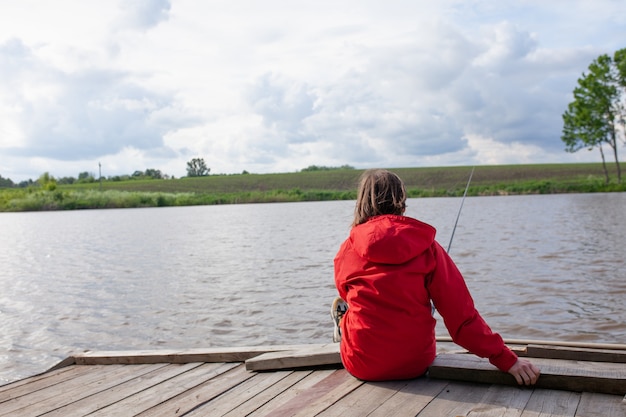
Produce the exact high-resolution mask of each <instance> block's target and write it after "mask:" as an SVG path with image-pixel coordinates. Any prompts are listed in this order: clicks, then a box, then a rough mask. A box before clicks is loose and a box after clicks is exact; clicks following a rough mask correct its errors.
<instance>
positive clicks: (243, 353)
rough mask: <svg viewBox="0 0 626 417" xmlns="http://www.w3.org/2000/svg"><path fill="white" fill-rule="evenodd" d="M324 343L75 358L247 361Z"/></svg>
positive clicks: (99, 361)
mask: <svg viewBox="0 0 626 417" xmlns="http://www.w3.org/2000/svg"><path fill="white" fill-rule="evenodd" d="M315 346H324V345H323V344H321V345H283V346H273V345H268V346H251V347H250V346H249V347H231V348H228V347H216V348H201V349H186V350H171V349H169V350H168V349H157V350H134V351H94V352H91V351H88V352H82V353H78V354H76V355H74V356H73V359H74V361H75V363H76V364H78V365H113V364H124V365H138V364H145V363H191V362H205V363H209V362H244V361H245V360H246V359H250V358H253V357H255V356H258V355H261V354H263V353H267V352H276V351H283V350H298V349H306V348H311V347H315Z"/></svg>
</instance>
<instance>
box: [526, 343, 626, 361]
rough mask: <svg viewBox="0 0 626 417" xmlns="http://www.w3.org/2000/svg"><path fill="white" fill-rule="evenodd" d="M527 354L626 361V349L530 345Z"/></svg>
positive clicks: (555, 357)
mask: <svg viewBox="0 0 626 417" xmlns="http://www.w3.org/2000/svg"><path fill="white" fill-rule="evenodd" d="M526 356H528V357H531V358H548V359H569V360H574V361H589V362H612V363H626V350H608V349H588V348H570V347H562V346H539V345H528V347H527V348H526Z"/></svg>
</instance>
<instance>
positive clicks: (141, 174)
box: [0, 158, 211, 188]
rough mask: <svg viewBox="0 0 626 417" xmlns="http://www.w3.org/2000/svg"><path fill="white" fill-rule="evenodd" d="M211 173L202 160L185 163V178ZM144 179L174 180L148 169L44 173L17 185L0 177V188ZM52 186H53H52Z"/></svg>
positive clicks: (46, 186) (172, 177) (171, 177)
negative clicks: (121, 172) (98, 173)
mask: <svg viewBox="0 0 626 417" xmlns="http://www.w3.org/2000/svg"><path fill="white" fill-rule="evenodd" d="M210 171H211V169H210V168H208V167H207V165H206V162H205V161H204V158H193V159H192V160H191V161H189V162H187V176H188V177H200V176H204V175H209V172H210ZM144 179H155V180H167V179H175V177H174V176H173V175H168V174H165V173H163V172H162V171H161V170H160V169H155V168H148V169H146V170H145V171H135V172H133V173H132V174H129V175H112V176H108V177H101V176H96V174H94V173H92V172H89V171H84V172H80V173H79V174H78V177H72V176H69V177H60V178H55V177H53V176H52V175H50V173H48V172H44V173H43V174H41V175H40V176H39V178H38V179H37V180H35V181H33V180H32V179H28V180H26V181H21V182H19V183H14V182H13V181H12V180H11V179H10V178H3V177H2V175H0V188H15V187H17V188H26V187H29V186H32V185H40V186H42V187H45V188H52V187H55V186H56V185H57V184H59V185H60V184H88V183H94V182H98V181H101V180H102V181H129V180H144ZM52 184H54V186H53V185H52Z"/></svg>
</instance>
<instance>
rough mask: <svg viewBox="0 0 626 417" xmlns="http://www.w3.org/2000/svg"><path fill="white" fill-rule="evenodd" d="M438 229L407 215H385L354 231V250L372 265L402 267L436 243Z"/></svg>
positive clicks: (351, 237) (352, 237) (351, 232)
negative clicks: (373, 263) (400, 265)
mask: <svg viewBox="0 0 626 417" xmlns="http://www.w3.org/2000/svg"><path fill="white" fill-rule="evenodd" d="M435 233H436V231H435V228H434V227H432V226H430V225H428V224H426V223H422V222H420V221H419V220H416V219H413V218H411V217H406V216H398V215H391V214H388V215H382V216H376V217H372V218H371V219H369V220H368V221H367V222H365V223H363V224H359V225H357V226H355V227H353V228H352V230H351V231H350V240H351V242H352V247H353V248H354V250H355V251H356V252H357V254H358V255H359V256H361V257H363V258H365V259H367V260H369V261H371V262H375V263H382V264H392V265H399V264H403V263H405V262H407V261H409V260H411V259H413V258H415V257H416V256H418V255H420V254H421V253H422V252H424V251H425V250H426V249H428V248H429V247H430V246H431V245H432V244H433V242H434V241H435Z"/></svg>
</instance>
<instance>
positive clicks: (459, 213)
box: [446, 167, 476, 253]
mask: <svg viewBox="0 0 626 417" xmlns="http://www.w3.org/2000/svg"><path fill="white" fill-rule="evenodd" d="M474 168H476V167H472V172H471V173H470V176H469V179H468V180H467V185H466V186H465V192H464V193H463V199H461V207H459V212H458V213H457V215H456V221H455V222H454V227H453V228H452V235H451V236H450V243H448V249H447V250H446V252H448V253H450V248H451V247H452V239H454V232H455V231H456V225H457V224H458V223H459V217H461V210H463V203H464V202H465V196H466V195H467V190H468V189H469V186H470V183H471V182H472V176H473V175H474Z"/></svg>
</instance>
